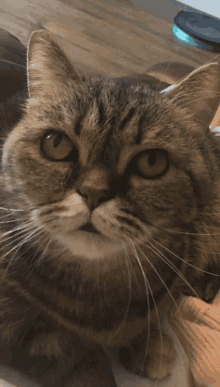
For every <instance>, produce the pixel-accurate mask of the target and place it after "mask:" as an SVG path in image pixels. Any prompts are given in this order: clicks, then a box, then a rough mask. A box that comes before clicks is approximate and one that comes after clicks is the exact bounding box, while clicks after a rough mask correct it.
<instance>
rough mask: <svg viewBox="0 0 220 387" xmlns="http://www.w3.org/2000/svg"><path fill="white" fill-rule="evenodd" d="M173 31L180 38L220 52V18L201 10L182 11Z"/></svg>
mask: <svg viewBox="0 0 220 387" xmlns="http://www.w3.org/2000/svg"><path fill="white" fill-rule="evenodd" d="M172 32H173V34H174V35H175V37H177V39H178V40H180V41H182V42H184V43H187V44H190V45H191V46H194V47H198V48H201V49H203V50H208V51H214V52H220V20H219V19H216V18H214V17H211V16H208V15H205V14H203V13H199V12H186V11H180V12H179V13H178V14H177V15H176V17H175V18H174V25H173V26H172Z"/></svg>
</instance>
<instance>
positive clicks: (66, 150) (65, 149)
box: [40, 130, 74, 161]
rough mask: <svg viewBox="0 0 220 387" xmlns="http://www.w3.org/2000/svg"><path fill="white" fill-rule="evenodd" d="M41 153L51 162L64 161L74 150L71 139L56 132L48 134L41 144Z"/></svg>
mask: <svg viewBox="0 0 220 387" xmlns="http://www.w3.org/2000/svg"><path fill="white" fill-rule="evenodd" d="M40 148H41V152H42V153H43V155H44V156H46V158H48V159H49V160H51V161H63V160H65V159H66V158H67V157H68V156H69V154H70V153H71V152H72V150H73V149H74V145H73V143H72V142H71V141H70V139H69V137H68V136H67V135H66V134H65V133H63V132H59V131H56V130H52V131H50V132H47V133H46V134H45V135H44V136H43V138H42V139H41V142H40Z"/></svg>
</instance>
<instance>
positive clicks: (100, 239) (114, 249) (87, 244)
mask: <svg viewBox="0 0 220 387" xmlns="http://www.w3.org/2000/svg"><path fill="white" fill-rule="evenodd" d="M58 238H59V241H60V242H61V243H62V244H63V245H64V246H66V247H68V249H69V250H70V251H71V253H72V254H73V255H75V256H78V257H83V258H88V259H101V258H104V257H107V256H111V255H114V254H116V253H118V252H120V251H122V250H124V247H125V246H124V244H122V243H119V242H116V241H114V240H111V239H110V238H107V237H106V236H104V235H102V234H99V233H97V234H95V233H93V232H88V231H83V230H78V231H75V232H74V233H73V234H72V235H59V237H58Z"/></svg>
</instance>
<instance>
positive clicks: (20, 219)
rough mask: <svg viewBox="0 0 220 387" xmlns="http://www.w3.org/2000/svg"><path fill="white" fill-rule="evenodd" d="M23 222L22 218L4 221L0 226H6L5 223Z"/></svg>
mask: <svg viewBox="0 0 220 387" xmlns="http://www.w3.org/2000/svg"><path fill="white" fill-rule="evenodd" d="M23 220H24V218H18V219H16V220H15V219H12V220H5V221H3V222H0V224H6V223H16V222H21V221H23Z"/></svg>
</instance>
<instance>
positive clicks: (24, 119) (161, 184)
mask: <svg viewBox="0 0 220 387" xmlns="http://www.w3.org/2000/svg"><path fill="white" fill-rule="evenodd" d="M27 57H28V63H27V69H28V70H27V83H28V92H27V97H26V96H25V97H24V98H21V99H20V100H19V101H18V104H12V103H11V104H10V103H9V106H10V107H7V106H8V105H7V103H6V104H5V105H4V104H3V105H2V108H1V111H0V114H1V136H2V139H1V141H2V149H1V152H2V153H1V190H0V197H1V209H0V211H1V223H0V227H1V237H0V238H1V239H0V241H1V243H0V246H1V260H0V274H1V279H0V294H1V297H0V305H1V312H0V361H1V363H2V364H5V365H7V366H10V367H14V368H16V369H18V370H19V371H20V372H21V373H23V374H25V375H26V376H28V377H29V378H30V379H33V380H36V381H37V382H38V383H39V385H40V386H42V387H48V386H51V387H60V386H63V385H64V386H65V387H73V386H74V387H84V386H94V387H103V386H105V387H113V386H114V387H115V386H116V382H115V380H114V376H113V373H112V370H111V366H110V361H109V360H108V356H107V354H106V349H108V348H114V349H115V350H116V352H117V353H118V358H119V359H120V361H121V362H122V364H123V365H124V366H125V367H126V368H127V369H128V370H130V371H131V372H134V373H137V374H140V375H142V376H146V377H149V378H151V379H163V378H166V377H168V376H169V374H170V372H172V366H173V363H174V361H175V348H174V344H173V342H172V340H171V338H170V337H168V336H167V335H166V334H164V333H162V332H161V331H160V316H159V315H160V313H166V311H167V310H169V308H170V307H171V305H176V302H178V297H179V296H180V295H181V294H189V295H193V296H197V297H201V298H202V299H204V300H206V301H210V300H211V299H212V298H213V297H214V295H215V294H216V292H217V290H218V288H219V274H220V270H219V245H220V242H219V232H220V212H219V206H220V179H219V173H220V152H219V143H218V138H217V136H215V134H214V133H212V132H211V131H210V130H209V124H210V123H211V121H212V119H213V117H214V115H215V112H216V110H217V108H218V105H219V99H220V98H219V91H220V65H219V64H218V63H212V64H208V65H204V66H202V67H201V68H199V69H197V70H195V71H193V72H192V73H191V74H190V75H189V76H188V77H186V78H184V79H183V80H182V81H181V82H180V83H179V84H178V85H177V86H176V87H175V88H174V89H172V90H170V91H168V92H166V93H163V94H160V93H158V92H156V91H152V90H151V89H150V88H149V86H147V85H138V86H132V85H129V84H128V83H126V82H117V81H113V80H111V79H107V78H105V77H101V76H97V77H89V76H88V77H87V76H81V74H79V72H78V71H77V70H76V69H75V68H74V67H73V65H72V64H71V63H70V61H69V60H68V58H67V56H66V54H65V53H64V52H63V51H62V49H61V48H60V47H59V45H58V43H57V42H56V41H55V39H54V37H53V35H52V34H51V33H50V32H48V31H47V30H38V31H34V32H33V33H32V34H31V37H30V40H29V44H28V53H27ZM10 109H11V110H10ZM13 109H14V113H13ZM212 273H213V274H214V275H213V274H212ZM161 335H162V336H161ZM161 340H162V342H163V346H162V347H161Z"/></svg>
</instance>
